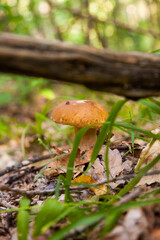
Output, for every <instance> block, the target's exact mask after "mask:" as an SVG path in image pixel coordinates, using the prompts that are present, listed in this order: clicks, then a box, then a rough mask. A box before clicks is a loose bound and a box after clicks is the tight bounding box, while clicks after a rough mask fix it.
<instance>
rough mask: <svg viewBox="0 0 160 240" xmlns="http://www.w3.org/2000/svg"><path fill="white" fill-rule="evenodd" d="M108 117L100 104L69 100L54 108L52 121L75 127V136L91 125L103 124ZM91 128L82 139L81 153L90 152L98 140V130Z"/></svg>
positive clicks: (94, 127) (95, 127)
mask: <svg viewBox="0 0 160 240" xmlns="http://www.w3.org/2000/svg"><path fill="white" fill-rule="evenodd" d="M107 117H108V113H107V112H106V110H105V109H104V108H103V107H102V106H101V105H100V104H98V103H96V102H93V101H89V100H69V101H65V102H62V103H61V104H59V105H58V106H57V107H55V108H54V110H53V112H52V120H53V121H54V122H56V123H60V124H65V125H71V126H74V127H75V134H77V132H78V131H79V130H80V129H81V128H83V127H86V126H89V125H91V124H95V123H97V124H100V125H101V124H102V123H103V122H104V121H105V120H106V119H107ZM100 125H98V126H97V125H96V126H93V127H92V128H90V129H89V130H88V131H87V132H86V133H85V134H84V135H83V137H82V139H81V142H80V145H79V149H80V151H81V152H84V151H86V150H89V149H90V148H91V147H93V146H94V145H95V142H96V140H97V128H98V127H99V126H100Z"/></svg>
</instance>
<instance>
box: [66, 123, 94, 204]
mask: <svg viewBox="0 0 160 240" xmlns="http://www.w3.org/2000/svg"><path fill="white" fill-rule="evenodd" d="M89 128H90V126H88V127H84V128H82V129H80V130H79V131H78V133H77V134H76V136H75V139H74V143H73V148H72V152H71V154H70V157H69V161H68V166H67V173H66V186H65V201H68V198H69V186H70V184H71V180H72V175H73V167H74V161H75V158H76V155H77V150H78V146H79V144H80V141H81V138H82V136H83V135H84V134H85V132H86V131H87V130H88V129H89Z"/></svg>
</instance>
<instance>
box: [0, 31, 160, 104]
mask: <svg viewBox="0 0 160 240" xmlns="http://www.w3.org/2000/svg"><path fill="white" fill-rule="evenodd" d="M0 71H1V72H7V73H16V74H22V75H28V76H36V77H44V78H49V79H53V80H59V81H64V82H72V83H78V84H84V85H85V86H87V87H89V88H91V89H95V90H100V91H106V92H112V93H116V94H119V95H123V96H125V97H128V98H132V99H138V98H142V97H148V96H158V95H160V81H159V79H160V56H159V55H153V54H147V53H138V52H129V53H123V52H118V51H110V50H107V49H106V50H98V49H96V48H93V47H86V46H77V45H73V44H69V43H65V42H59V41H47V40H39V39H38V40H37V39H33V38H29V37H22V36H21V37H20V36H16V35H12V34H0Z"/></svg>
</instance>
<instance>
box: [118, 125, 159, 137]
mask: <svg viewBox="0 0 160 240" xmlns="http://www.w3.org/2000/svg"><path fill="white" fill-rule="evenodd" d="M114 126H115V127H120V128H121V127H122V128H126V129H130V130H132V131H135V132H139V133H142V134H143V135H145V136H148V137H150V138H154V139H158V140H160V135H158V134H154V133H152V132H150V131H148V130H145V129H141V128H138V127H136V126H134V125H132V124H127V123H121V122H114Z"/></svg>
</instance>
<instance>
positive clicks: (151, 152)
mask: <svg viewBox="0 0 160 240" xmlns="http://www.w3.org/2000/svg"><path fill="white" fill-rule="evenodd" d="M152 133H154V134H159V133H160V130H159V129H155V130H153V131H152ZM158 154H160V141H159V140H156V141H155V142H154V143H153V145H152V146H151V147H150V143H148V144H147V145H146V147H145V148H144V149H143V150H142V152H141V155H140V158H139V160H138V163H137V165H138V164H139V162H140V160H141V159H142V158H144V162H143V164H142V165H141V168H142V167H144V166H146V165H147V164H148V163H150V162H151V161H152V160H153V159H154V158H155V157H157V155H158ZM159 169H160V161H158V162H157V163H156V164H155V165H154V166H153V167H152V168H151V169H150V170H149V171H148V172H150V171H154V170H159ZM155 182H158V183H160V174H159V175H151V176H144V177H143V178H142V179H141V180H140V182H139V183H138V185H144V184H148V185H149V184H152V183H155Z"/></svg>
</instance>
